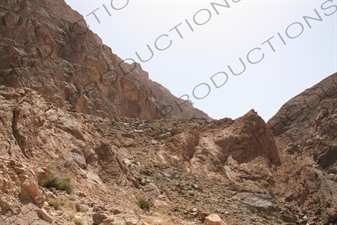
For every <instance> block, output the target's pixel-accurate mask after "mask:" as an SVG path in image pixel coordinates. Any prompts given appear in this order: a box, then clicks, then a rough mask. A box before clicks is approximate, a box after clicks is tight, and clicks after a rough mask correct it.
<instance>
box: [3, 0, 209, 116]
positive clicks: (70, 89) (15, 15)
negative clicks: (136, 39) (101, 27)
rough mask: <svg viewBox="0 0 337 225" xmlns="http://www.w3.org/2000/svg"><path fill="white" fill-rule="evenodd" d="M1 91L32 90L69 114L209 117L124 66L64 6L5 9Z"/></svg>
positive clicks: (7, 4)
mask: <svg viewBox="0 0 337 225" xmlns="http://www.w3.org/2000/svg"><path fill="white" fill-rule="evenodd" d="M0 18H1V22H0V34H1V39H0V60H1V64H0V71H1V73H0V85H1V84H2V85H5V86H11V87H29V88H32V89H34V90H36V91H38V92H39V93H40V94H41V95H42V96H43V97H44V98H45V99H47V100H50V101H51V102H53V103H54V104H55V105H56V106H58V107H61V108H64V109H66V110H68V111H69V110H72V111H77V112H83V113H87V114H91V115H97V116H101V117H107V118H110V119H111V118H113V116H115V115H122V116H127V117H133V118H137V117H138V118H163V117H172V116H176V117H181V118H187V117H204V118H208V116H207V115H206V114H205V113H203V112H202V111H200V110H198V109H195V108H193V106H192V105H191V103H189V102H188V101H184V100H181V99H177V98H176V97H174V96H173V95H172V94H171V93H170V92H169V91H168V90H167V89H166V88H164V87H162V86H161V85H160V84H158V83H156V82H153V81H151V80H150V79H149V77H148V74H147V72H145V71H143V70H142V68H141V67H140V65H139V64H137V63H133V64H127V63H124V62H123V60H121V59H120V58H119V57H118V56H116V55H115V54H113V53H112V51H111V49H110V48H109V47H108V46H106V45H103V43H102V40H101V39H100V38H99V37H98V36H97V35H96V34H94V33H93V32H92V31H91V30H89V29H88V27H87V24H86V23H85V20H84V19H83V16H81V15H80V14H78V13H77V12H75V11H73V10H72V9H71V8H70V7H69V6H68V5H66V3H65V2H64V1H63V0H33V1H28V0H15V1H12V0H3V1H1V3H0Z"/></svg>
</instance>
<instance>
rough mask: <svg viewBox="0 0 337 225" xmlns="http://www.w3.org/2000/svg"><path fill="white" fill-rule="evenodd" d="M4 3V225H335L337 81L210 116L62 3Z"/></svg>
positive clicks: (0, 182)
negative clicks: (266, 111)
mask: <svg viewBox="0 0 337 225" xmlns="http://www.w3.org/2000/svg"><path fill="white" fill-rule="evenodd" d="M0 9H1V10H0V17H1V18H2V19H1V22H0V35H1V39H0V52H1V53H2V54H1V55H0V57H1V61H0V209H1V211H0V225H9V224H11V225H12V224H17V225H19V224H39V225H40V224H41V225H44V224H60V225H61V224H62V225H63V224H66V225H67V224H69V225H70V224H71V225H72V224H76V225H91V224H94V225H98V224H105V225H130V224H132V225H171V224H172V225H173V224H175V225H177V224H181V225H198V224H203V225H225V224H227V225H239V224H240V225H241V224H249V225H250V224H256V225H260V224H261V225H262V224H284V225H286V224H294V225H295V224H310V225H316V224H323V225H330V224H337V204H336V202H337V199H336V196H337V195H336V189H337V160H336V159H337V158H336V156H337V154H336V153H337V142H336V140H337V139H336V138H337V137H336V131H337V107H336V105H337V100H336V99H337V73H335V74H333V75H331V76H329V77H327V78H326V79H324V80H323V81H321V82H320V83H318V84H317V85H315V86H313V87H312V88H309V89H307V90H305V91H304V92H302V93H301V94H299V95H297V96H295V97H294V98H292V99H291V100H289V101H288V102H287V103H285V104H284V105H283V106H282V107H281V108H280V110H279V112H277V113H276V115H275V116H274V117H273V118H271V119H270V120H269V121H268V123H266V122H265V121H263V119H262V118H261V117H260V116H259V115H258V114H257V113H256V112H255V111H254V110H251V111H249V112H247V113H246V114H245V115H243V116H242V117H240V118H237V119H235V120H232V119H230V118H224V119H221V120H212V119H210V118H208V116H207V115H206V114H204V113H202V112H200V111H198V110H196V109H193V108H192V106H191V105H189V103H184V104H181V102H179V104H181V107H182V108H181V109H179V104H177V103H176V102H175V101H176V100H177V99H176V98H175V97H174V96H172V95H170V93H169V91H168V90H167V89H164V88H163V87H162V86H160V85H159V84H156V83H153V82H151V81H150V80H149V78H148V75H147V73H146V72H145V71H143V70H142V69H141V67H140V65H138V64H132V65H129V64H126V63H123V62H122V61H121V59H119V58H118V57H117V56H115V55H113V53H111V50H110V49H109V48H108V47H107V46H104V45H102V43H101V41H100V39H99V37H97V35H95V34H93V33H92V32H91V31H90V30H87V28H86V25H85V24H84V21H83V17H82V16H81V15H79V14H78V13H76V12H75V11H73V10H71V8H70V7H68V6H66V5H65V3H64V1H63V0H57V1H55V0H54V1H52V0H41V1H40V0H39V1H37V0H36V1H35V0H31V1H27V0H14V1H13V0H4V1H2V2H1V3H0ZM61 12H62V13H61ZM74 21H75V22H74ZM127 71H129V73H127ZM173 105H175V106H173ZM167 106H171V107H167ZM183 107H184V108H183ZM166 114H167V115H166Z"/></svg>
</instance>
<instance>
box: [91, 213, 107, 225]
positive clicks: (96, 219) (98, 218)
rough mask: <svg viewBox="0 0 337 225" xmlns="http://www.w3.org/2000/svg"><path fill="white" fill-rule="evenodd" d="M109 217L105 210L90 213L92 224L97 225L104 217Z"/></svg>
mask: <svg viewBox="0 0 337 225" xmlns="http://www.w3.org/2000/svg"><path fill="white" fill-rule="evenodd" d="M107 218H109V216H108V215H107V214H106V213H105V212H102V211H100V212H96V213H95V214H94V215H92V220H93V221H94V225H98V224H100V223H102V222H103V221H104V220H105V219H107Z"/></svg>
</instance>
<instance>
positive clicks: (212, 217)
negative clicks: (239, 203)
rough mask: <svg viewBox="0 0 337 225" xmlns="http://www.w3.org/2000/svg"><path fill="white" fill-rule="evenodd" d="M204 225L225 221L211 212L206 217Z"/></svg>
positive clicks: (223, 224)
mask: <svg viewBox="0 0 337 225" xmlns="http://www.w3.org/2000/svg"><path fill="white" fill-rule="evenodd" d="M204 225H226V223H225V222H224V221H223V220H222V219H221V218H220V217H219V216H218V215H217V214H212V215H209V216H207V217H206V219H205V222H204Z"/></svg>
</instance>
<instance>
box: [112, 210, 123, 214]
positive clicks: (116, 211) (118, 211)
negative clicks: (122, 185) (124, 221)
mask: <svg viewBox="0 0 337 225" xmlns="http://www.w3.org/2000/svg"><path fill="white" fill-rule="evenodd" d="M121 213H122V211H120V210H119V209H114V210H113V211H112V214H114V215H118V214H121Z"/></svg>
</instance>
